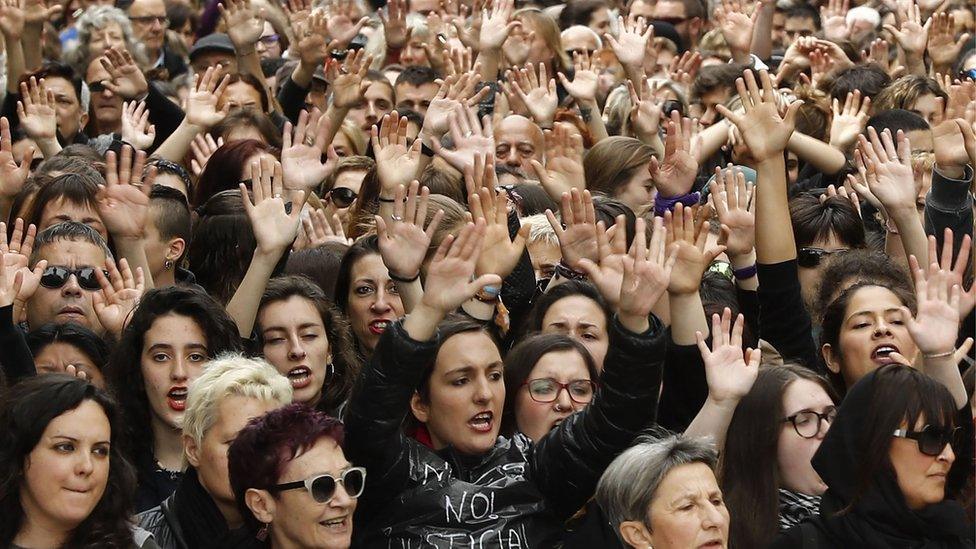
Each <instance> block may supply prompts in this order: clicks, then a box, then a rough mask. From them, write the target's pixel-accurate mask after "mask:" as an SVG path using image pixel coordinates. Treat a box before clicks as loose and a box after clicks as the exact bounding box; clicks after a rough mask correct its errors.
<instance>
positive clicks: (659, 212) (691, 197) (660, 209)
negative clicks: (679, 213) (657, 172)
mask: <svg viewBox="0 0 976 549" xmlns="http://www.w3.org/2000/svg"><path fill="white" fill-rule="evenodd" d="M699 200H701V193H699V192H694V193H688V194H683V195H681V196H675V197H672V198H664V197H663V196H661V194H660V193H658V195H657V196H656V197H654V215H656V216H659V217H660V216H663V215H664V212H669V211H671V210H673V209H674V207H675V206H676V205H677V204H684V205H685V206H694V205H695V204H698V201H699Z"/></svg>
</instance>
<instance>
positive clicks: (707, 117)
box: [698, 105, 717, 127]
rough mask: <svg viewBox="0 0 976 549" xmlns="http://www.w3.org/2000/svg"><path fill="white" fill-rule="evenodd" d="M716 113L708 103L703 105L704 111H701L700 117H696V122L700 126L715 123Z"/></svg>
mask: <svg viewBox="0 0 976 549" xmlns="http://www.w3.org/2000/svg"><path fill="white" fill-rule="evenodd" d="M716 114H717V111H716V110H715V107H713V106H711V105H709V106H708V107H705V112H704V113H702V115H701V118H699V119H698V123H699V124H701V125H702V127H708V126H711V125H712V124H714V123H715V116H716Z"/></svg>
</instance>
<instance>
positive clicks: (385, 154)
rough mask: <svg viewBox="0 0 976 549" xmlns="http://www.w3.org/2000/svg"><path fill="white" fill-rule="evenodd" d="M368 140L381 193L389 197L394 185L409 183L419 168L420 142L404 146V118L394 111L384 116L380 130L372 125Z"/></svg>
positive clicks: (405, 141)
mask: <svg viewBox="0 0 976 549" xmlns="http://www.w3.org/2000/svg"><path fill="white" fill-rule="evenodd" d="M370 140H371V141H372V144H373V155H374V156H375V158H376V175H377V176H378V177H379V180H380V185H381V186H382V192H385V195H386V196H389V195H390V194H392V192H393V191H394V190H395V189H396V188H397V186H400V185H402V186H406V185H409V184H410V181H412V180H413V178H415V177H417V172H418V171H419V169H420V146H421V141H420V140H419V139H415V140H414V142H413V143H412V144H411V145H410V146H407V119H406V118H405V117H403V118H401V117H400V116H399V115H398V114H397V113H396V111H393V112H391V113H389V114H385V115H383V120H382V122H380V127H379V128H377V127H376V126H373V128H372V136H371V137H370Z"/></svg>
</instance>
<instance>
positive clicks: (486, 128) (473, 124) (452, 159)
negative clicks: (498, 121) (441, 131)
mask: <svg viewBox="0 0 976 549" xmlns="http://www.w3.org/2000/svg"><path fill="white" fill-rule="evenodd" d="M448 125H449V126H450V132H451V140H452V141H453V142H454V149H453V150H452V149H448V148H446V147H444V146H443V145H441V143H440V141H439V140H434V141H432V142H431V145H432V147H433V149H434V152H435V153H437V155H438V156H440V157H441V158H443V159H444V160H445V161H447V163H448V164H450V165H451V166H453V167H454V168H455V169H456V170H458V171H460V172H461V173H464V170H465V169H466V168H473V167H474V159H475V156H477V155H481V156H487V155H489V154H494V152H495V133H494V130H493V129H492V125H491V117H490V116H486V117H484V119H483V120H482V121H479V120H478V113H477V111H476V110H475V109H473V108H471V107H462V106H460V105H455V107H454V112H452V113H451V114H450V115H448Z"/></svg>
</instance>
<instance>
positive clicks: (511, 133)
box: [495, 114, 546, 176]
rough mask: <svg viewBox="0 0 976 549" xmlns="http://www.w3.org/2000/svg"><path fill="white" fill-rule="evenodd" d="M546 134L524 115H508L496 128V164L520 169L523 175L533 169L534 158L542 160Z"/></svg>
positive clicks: (530, 172)
mask: <svg viewBox="0 0 976 549" xmlns="http://www.w3.org/2000/svg"><path fill="white" fill-rule="evenodd" d="M545 145H546V142H545V136H544V135H543V134H542V130H541V129H539V126H537V125H536V124H535V123H534V122H532V121H531V120H529V119H528V118H526V117H524V116H519V115H517V114H513V115H510V116H506V117H505V119H504V120H502V122H501V124H499V125H498V127H496V128H495V164H496V165H506V166H508V167H510V168H514V169H516V170H519V171H520V172H521V174H522V175H523V176H525V174H532V173H535V172H533V171H532V164H531V161H532V160H537V161H539V162H542V156H543V153H544V152H545Z"/></svg>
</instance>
